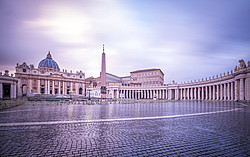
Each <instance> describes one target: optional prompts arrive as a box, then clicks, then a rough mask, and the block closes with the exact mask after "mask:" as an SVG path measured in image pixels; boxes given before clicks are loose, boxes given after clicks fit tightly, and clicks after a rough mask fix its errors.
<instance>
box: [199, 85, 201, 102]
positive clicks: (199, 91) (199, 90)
mask: <svg viewBox="0 0 250 157" xmlns="http://www.w3.org/2000/svg"><path fill="white" fill-rule="evenodd" d="M198 100H201V88H200V87H198Z"/></svg>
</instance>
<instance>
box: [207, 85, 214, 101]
mask: <svg viewBox="0 0 250 157" xmlns="http://www.w3.org/2000/svg"><path fill="white" fill-rule="evenodd" d="M208 95H209V96H208V97H209V100H213V98H212V86H209V94H208Z"/></svg>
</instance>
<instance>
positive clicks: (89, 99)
mask: <svg viewBox="0 0 250 157" xmlns="http://www.w3.org/2000/svg"><path fill="white" fill-rule="evenodd" d="M87 90H88V91H89V98H88V100H90V91H91V89H90V85H89V86H88V89H87Z"/></svg>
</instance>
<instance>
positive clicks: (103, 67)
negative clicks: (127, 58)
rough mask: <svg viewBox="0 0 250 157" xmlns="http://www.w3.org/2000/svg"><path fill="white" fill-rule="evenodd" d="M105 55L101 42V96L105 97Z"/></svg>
mask: <svg viewBox="0 0 250 157" xmlns="http://www.w3.org/2000/svg"><path fill="white" fill-rule="evenodd" d="M106 89H107V88H106V57H105V52H104V44H103V52H102V69H101V98H104V99H105V98H106Z"/></svg>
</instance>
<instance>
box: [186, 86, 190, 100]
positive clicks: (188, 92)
mask: <svg viewBox="0 0 250 157" xmlns="http://www.w3.org/2000/svg"><path fill="white" fill-rule="evenodd" d="M187 99H188V100H189V99H190V91H189V88H187Z"/></svg>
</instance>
